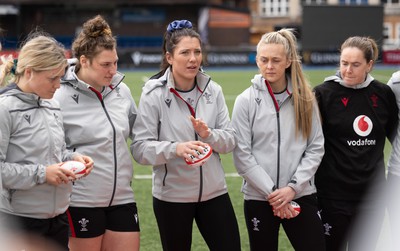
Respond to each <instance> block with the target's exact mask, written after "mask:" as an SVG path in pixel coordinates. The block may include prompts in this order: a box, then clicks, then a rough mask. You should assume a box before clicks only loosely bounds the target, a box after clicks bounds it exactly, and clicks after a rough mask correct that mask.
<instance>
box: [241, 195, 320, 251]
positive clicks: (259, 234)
mask: <svg viewBox="0 0 400 251" xmlns="http://www.w3.org/2000/svg"><path fill="white" fill-rule="evenodd" d="M295 201H296V202H297V203H298V204H299V205H300V207H301V212H300V214H299V215H298V216H296V217H295V218H292V219H281V218H279V217H277V216H274V213H273V212H272V207H271V206H270V205H269V203H268V202H267V201H256V200H245V201H244V214H245V218H246V225H247V231H248V234H249V242H250V250H252V251H257V250H263V251H264V250H271V251H274V250H278V238H279V228H280V225H281V224H282V226H283V228H284V230H285V232H286V235H287V237H288V238H289V240H290V242H291V244H292V246H293V248H294V249H295V250H296V251H303V250H304V251H324V250H325V240H324V235H323V227H322V222H321V219H320V217H319V214H318V207H317V198H316V196H315V195H308V196H304V197H301V198H299V199H296V200H295Z"/></svg>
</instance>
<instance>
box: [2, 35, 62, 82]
mask: <svg viewBox="0 0 400 251" xmlns="http://www.w3.org/2000/svg"><path fill="white" fill-rule="evenodd" d="M66 66H67V58H66V56H65V50H64V46H63V45H62V44H60V43H59V42H57V41H56V40H55V39H54V38H52V37H50V36H48V35H43V34H40V35H37V34H31V35H30V36H29V38H28V40H27V41H26V42H25V43H24V44H23V45H22V48H21V50H20V52H19V55H18V61H16V60H14V62H13V65H12V67H15V71H14V73H13V74H14V78H12V79H11V80H10V81H11V82H15V83H18V81H19V79H20V78H21V77H22V76H23V75H24V73H25V70H26V69H27V68H31V69H32V70H33V71H36V72H41V71H48V70H53V69H57V68H61V67H66ZM6 73H7V74H6V75H8V74H10V70H7V71H6ZM4 77H5V76H4Z"/></svg>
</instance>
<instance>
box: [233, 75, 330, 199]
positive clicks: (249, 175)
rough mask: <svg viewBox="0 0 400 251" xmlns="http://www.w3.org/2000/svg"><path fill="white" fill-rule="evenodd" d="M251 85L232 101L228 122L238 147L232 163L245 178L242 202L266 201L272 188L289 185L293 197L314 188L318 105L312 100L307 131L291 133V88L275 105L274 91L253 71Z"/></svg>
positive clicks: (320, 144)
mask: <svg viewBox="0 0 400 251" xmlns="http://www.w3.org/2000/svg"><path fill="white" fill-rule="evenodd" d="M251 82H252V85H251V86H250V87H249V88H247V89H246V90H245V91H244V92H243V93H241V94H240V95H239V96H238V97H237V98H236V101H235V105H234V108H233V112H232V125H233V127H234V129H235V130H236V133H237V139H238V145H237V147H236V148H235V150H234V151H233V159H234V164H235V166H236V168H237V170H238V173H239V174H240V175H241V176H242V177H243V178H244V182H243V187H242V192H243V193H244V198H245V199H246V200H262V201H266V200H267V196H268V195H269V194H270V193H272V192H273V190H274V189H277V188H281V187H285V186H290V187H292V188H293V189H294V190H295V192H296V195H295V199H296V198H299V197H302V196H305V195H309V194H312V193H315V192H316V188H315V184H314V174H315V172H316V171H317V168H318V166H319V164H320V162H321V160H322V157H323V155H324V137H323V134H322V128H321V122H320V118H319V112H318V106H317V104H316V103H315V104H314V111H313V119H312V131H311V135H310V136H309V137H308V138H307V139H304V138H303V137H302V136H301V134H300V133H299V135H298V137H296V136H295V113H294V109H293V104H292V102H293V101H292V96H291V95H290V94H291V92H292V86H291V83H290V81H289V85H288V92H289V97H288V98H287V99H286V100H285V101H284V102H283V103H282V105H281V106H280V108H277V107H276V105H275V102H274V98H273V94H272V90H268V88H267V85H266V83H265V81H264V78H262V76H261V75H260V74H257V75H255V76H254V78H253V79H252V81H251Z"/></svg>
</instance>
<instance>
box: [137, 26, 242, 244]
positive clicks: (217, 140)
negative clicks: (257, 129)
mask: <svg viewBox="0 0 400 251" xmlns="http://www.w3.org/2000/svg"><path fill="white" fill-rule="evenodd" d="M202 59H203V52H202V46H201V40H200V36H199V34H198V33H197V32H196V31H195V30H194V29H193V27H192V24H191V22H189V21H187V20H177V21H173V22H172V23H170V24H169V25H168V28H167V31H166V33H165V36H164V45H163V63H162V67H161V72H160V73H159V74H157V75H156V76H154V77H153V78H152V79H151V80H149V81H148V82H147V83H146V84H145V86H144V87H143V91H142V95H141V98H140V103H139V108H138V110H139V112H138V118H137V120H136V123H135V126H134V132H135V137H134V142H133V143H132V145H131V149H132V152H133V157H134V158H135V160H136V161H138V162H139V163H141V164H144V165H152V166H153V208H154V214H155V216H156V219H157V223H158V228H159V232H160V236H161V241H162V246H163V249H164V250H172V251H175V250H180V251H185V250H191V242H192V229H193V221H194V220H195V221H196V223H197V226H198V228H199V230H200V233H201V234H202V236H203V238H204V240H205V242H206V243H207V245H208V248H209V249H210V250H218V251H220V250H229V251H235V250H240V236H239V230H238V225H237V221H236V217H235V212H234V210H233V207H232V204H231V200H230V198H229V195H228V191H227V187H226V182H225V176H224V170H223V167H222V163H221V159H220V156H219V154H224V153H228V152H230V151H232V150H233V148H234V147H235V145H236V141H235V133H234V130H233V129H232V127H231V126H230V120H229V113H228V109H227V106H226V104H225V99H224V95H223V93H222V90H221V87H220V86H219V85H218V84H217V83H215V82H214V81H212V80H211V78H210V76H208V75H206V74H205V73H203V72H202V71H201V70H200V66H201V64H202ZM206 143H207V144H208V145H210V146H211V148H212V149H213V154H212V155H211V157H210V158H209V159H208V161H207V162H205V163H204V164H202V165H201V166H197V167H194V166H190V165H188V164H187V162H186V161H185V160H188V159H190V155H193V156H198V154H199V153H202V152H203V150H202V149H203V146H205V145H206ZM196 150H197V151H196Z"/></svg>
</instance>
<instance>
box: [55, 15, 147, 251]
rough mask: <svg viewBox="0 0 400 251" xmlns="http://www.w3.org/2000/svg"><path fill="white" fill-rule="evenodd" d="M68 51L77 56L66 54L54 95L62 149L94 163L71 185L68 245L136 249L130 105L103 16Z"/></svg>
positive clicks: (89, 23)
mask: <svg viewBox="0 0 400 251" xmlns="http://www.w3.org/2000/svg"><path fill="white" fill-rule="evenodd" d="M72 51H73V54H74V56H75V57H76V58H77V60H75V62H73V61H72V60H71V65H70V67H69V68H68V70H67V73H66V74H65V76H64V77H63V79H62V81H61V88H60V89H59V90H58V91H57V92H56V94H55V95H54V97H55V99H57V100H58V101H59V102H60V105H61V107H62V109H61V112H62V114H63V117H64V127H65V141H66V143H67V147H68V149H71V150H74V151H75V150H77V151H79V152H81V153H85V154H88V155H90V156H92V157H93V159H94V161H95V168H94V170H93V172H92V173H91V175H90V176H88V177H87V178H85V179H84V180H78V181H76V182H75V183H74V186H73V190H72V196H71V205H70V207H69V209H68V212H67V213H68V216H69V217H70V228H71V229H70V230H71V236H70V242H69V245H70V250H71V251H74V250H78V251H80V250H85V251H93V250H117V251H119V250H127V251H128V250H139V240H140V229H139V219H138V214H137V207H136V202H135V198H134V194H133V191H132V187H131V182H132V178H133V166H132V157H131V154H130V152H129V148H128V146H127V140H128V139H129V138H131V139H132V127H133V123H134V121H135V118H136V105H135V102H134V100H133V98H132V95H131V91H130V90H129V88H128V86H127V85H126V84H125V83H123V82H122V79H123V78H124V76H123V75H122V74H121V73H119V72H118V71H117V62H118V55H117V44H116V39H115V37H113V35H112V32H111V29H110V27H109V25H108V23H107V22H106V20H104V19H103V17H101V16H95V17H93V18H91V19H89V20H88V21H86V22H85V23H84V25H83V28H82V31H81V33H80V34H79V35H78V36H77V38H76V39H75V41H74V42H73V45H72Z"/></svg>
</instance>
